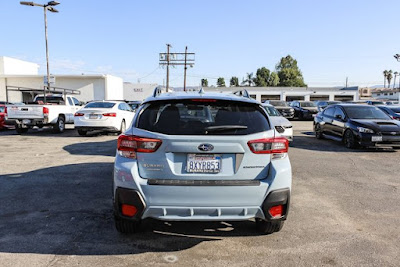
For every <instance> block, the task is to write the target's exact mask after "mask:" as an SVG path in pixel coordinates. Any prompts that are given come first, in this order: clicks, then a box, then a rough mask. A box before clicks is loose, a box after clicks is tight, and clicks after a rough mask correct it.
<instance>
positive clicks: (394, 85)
mask: <svg viewBox="0 0 400 267" xmlns="http://www.w3.org/2000/svg"><path fill="white" fill-rule="evenodd" d="M393 74H394V80H393V89H394V88H395V87H396V77H397V76H399V73H398V72H397V71H395V72H393Z"/></svg>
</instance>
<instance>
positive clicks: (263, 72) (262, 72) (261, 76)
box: [254, 67, 271, 87]
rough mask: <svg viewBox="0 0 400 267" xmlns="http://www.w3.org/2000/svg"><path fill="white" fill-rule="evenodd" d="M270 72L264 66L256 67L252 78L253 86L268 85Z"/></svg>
mask: <svg viewBox="0 0 400 267" xmlns="http://www.w3.org/2000/svg"><path fill="white" fill-rule="evenodd" d="M270 73H271V71H270V70H269V69H267V68H266V67H262V68H259V69H257V72H256V77H255V78H254V84H255V86H260V87H263V86H268V80H269V76H270Z"/></svg>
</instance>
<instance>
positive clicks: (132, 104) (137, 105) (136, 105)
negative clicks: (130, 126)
mask: <svg viewBox="0 0 400 267" xmlns="http://www.w3.org/2000/svg"><path fill="white" fill-rule="evenodd" d="M141 103H142V101H129V102H128V105H129V106H131V108H132V109H133V110H134V111H135V110H136V109H137V108H138V107H139V106H140V104H141Z"/></svg>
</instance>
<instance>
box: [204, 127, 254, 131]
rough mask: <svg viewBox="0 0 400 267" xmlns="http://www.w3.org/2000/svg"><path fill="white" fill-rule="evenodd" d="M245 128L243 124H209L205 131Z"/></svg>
mask: <svg viewBox="0 0 400 267" xmlns="http://www.w3.org/2000/svg"><path fill="white" fill-rule="evenodd" d="M242 129H247V126H245V125H221V126H209V127H206V128H205V130H206V131H207V132H220V131H229V130H242Z"/></svg>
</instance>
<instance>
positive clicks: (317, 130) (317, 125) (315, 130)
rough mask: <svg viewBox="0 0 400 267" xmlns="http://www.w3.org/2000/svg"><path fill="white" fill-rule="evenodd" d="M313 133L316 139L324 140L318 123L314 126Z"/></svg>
mask: <svg viewBox="0 0 400 267" xmlns="http://www.w3.org/2000/svg"><path fill="white" fill-rule="evenodd" d="M314 132H315V137H316V138H317V139H324V134H323V133H322V129H321V125H320V124H319V123H317V124H315V129H314Z"/></svg>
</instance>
